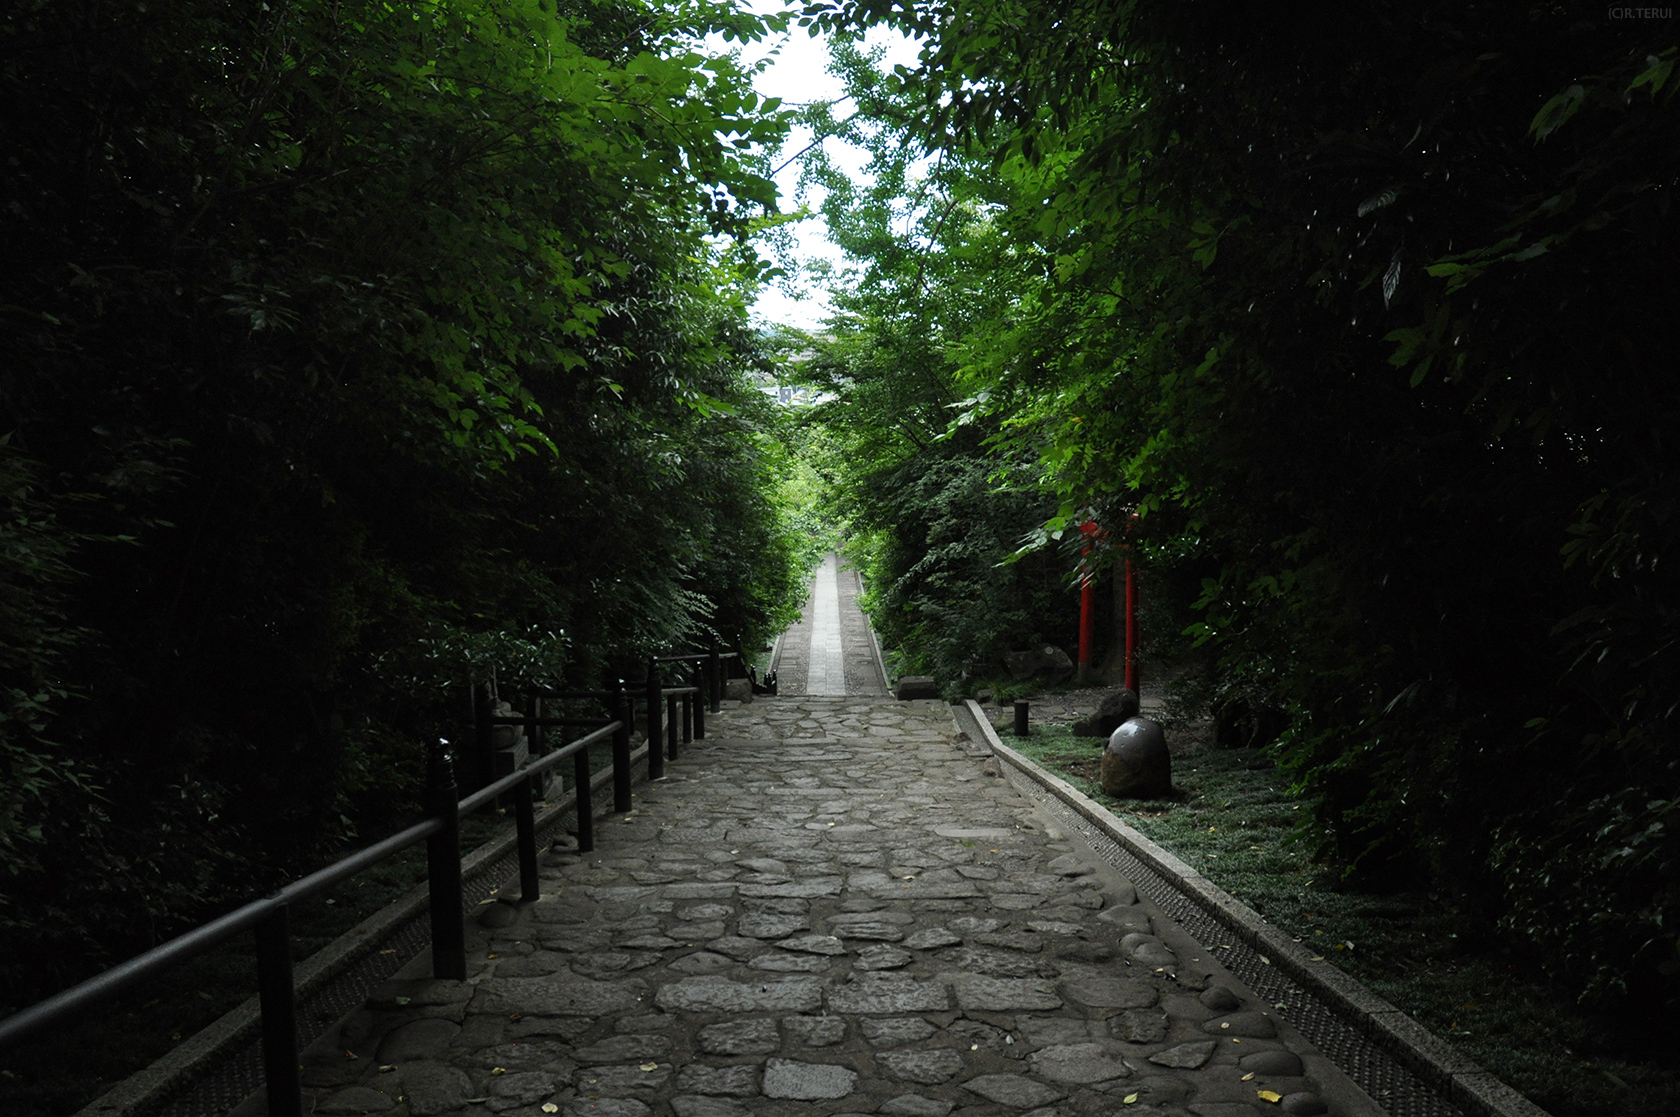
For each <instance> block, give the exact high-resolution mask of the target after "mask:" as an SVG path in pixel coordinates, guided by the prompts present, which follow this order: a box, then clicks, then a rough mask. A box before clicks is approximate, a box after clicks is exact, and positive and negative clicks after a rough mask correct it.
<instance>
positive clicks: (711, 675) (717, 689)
mask: <svg viewBox="0 0 1680 1117" xmlns="http://www.w3.org/2000/svg"><path fill="white" fill-rule="evenodd" d="M706 677H707V679H708V680H709V682H710V683H711V688H710V689H711V692H712V693H711V694H710V695H709V696H708V697H709V698H710V699H711V704H712V713H714V714H715V713H717V712H718V710H719V709H721V708H722V707H720V706H719V705H718V703H720V702H722V701H723V676H722V675H721V674H719V673H718V646H717V641H716V640H713V641H712V650H711V654H709V655H708V656H707V657H706Z"/></svg>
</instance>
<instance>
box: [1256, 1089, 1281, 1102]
mask: <svg viewBox="0 0 1680 1117" xmlns="http://www.w3.org/2000/svg"><path fill="white" fill-rule="evenodd" d="M1255 1093H1256V1094H1259V1095H1260V1100H1261V1101H1269V1102H1272V1103H1274V1104H1275V1103H1277V1102H1280V1101H1282V1100H1283V1095H1282V1094H1280V1093H1278V1092H1277V1091H1276V1090H1256V1091H1255Z"/></svg>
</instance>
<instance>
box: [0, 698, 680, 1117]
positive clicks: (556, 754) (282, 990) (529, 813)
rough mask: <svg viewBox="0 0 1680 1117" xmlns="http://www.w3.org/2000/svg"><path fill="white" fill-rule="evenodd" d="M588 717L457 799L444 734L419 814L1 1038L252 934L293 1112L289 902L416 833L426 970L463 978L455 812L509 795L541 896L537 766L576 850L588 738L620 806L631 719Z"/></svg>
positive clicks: (525, 868)
mask: <svg viewBox="0 0 1680 1117" xmlns="http://www.w3.org/2000/svg"><path fill="white" fill-rule="evenodd" d="M603 693H605V694H607V695H615V694H616V695H617V696H618V698H619V700H620V702H619V706H620V709H624V708H626V707H627V705H628V703H627V695H626V692H625V691H624V689H623V683H622V682H621V683H620V684H619V686H618V688H617V690H616V691H609V692H603ZM577 720H580V719H549V721H550V724H554V725H560V724H571V723H575V721H577ZM589 720H590V722H591V724H592V725H594V728H593V730H592V731H591V732H589V733H586V734H585V735H584V736H582V737H579V738H577V739H576V740H574V741H570V742H568V743H566V744H565V745H563V746H561V747H560V748H557V749H555V750H554V751H553V752H550V753H547V754H546V755H543V756H540V757H537V758H535V759H532V760H530V761H528V762H527V763H526V764H524V765H523V766H521V767H520V768H518V769H517V770H515V771H513V772H509V773H507V774H505V775H503V776H501V777H500V778H498V779H495V780H492V781H491V782H490V783H488V784H486V785H485V786H483V787H481V788H479V789H478V790H476V791H474V792H473V793H472V794H470V795H468V796H466V797H465V798H461V797H460V793H459V787H458V786H457V784H456V782H455V764H454V755H453V753H452V752H451V750H450V747H449V742H448V741H447V740H440V741H439V742H438V743H437V744H436V745H435V746H433V748H432V749H431V753H430V757H429V763H428V771H427V781H426V783H427V786H426V810H427V813H428V814H429V815H430V817H428V818H427V819H425V820H424V821H422V822H417V823H415V824H414V825H413V826H410V827H408V828H407V829H405V830H402V831H399V832H398V833H396V834H392V835H391V836H390V837H388V838H386V839H384V840H383V841H380V842H376V843H374V844H373V845H371V846H369V847H367V848H366V849H363V850H360V851H358V852H356V853H353V854H350V855H349V856H348V857H344V858H341V859H340V860H338V861H335V862H333V863H332V864H331V865H328V866H327V867H326V868H324V869H321V870H319V871H317V872H314V873H311V874H310V875H308V876H306V877H303V878H302V879H300V880H296V881H293V882H292V883H290V884H287V885H285V886H284V887H282V888H279V889H277V890H276V891H274V892H272V893H270V894H269V895H267V896H264V897H262V898H261V899H258V900H253V901H251V902H250V903H248V904H245V905H244V906H242V907H240V908H237V909H235V910H234V911H231V912H228V913H227V914H226V915H223V916H221V917H220V918H218V919H214V920H212V921H211V922H209V923H206V924H204V925H203V926H201V927H198V928H195V929H194V930H191V931H188V932H187V933H186V934H184V935H180V936H178V937H176V938H173V939H171V940H169V941H168V942H166V943H164V944H162V945H161V946H158V947H155V948H153V949H152V950H149V951H147V952H146V953H144V954H141V955H138V956H137V957H134V958H130V959H129V960H128V961H126V962H123V963H122V964H120V965H118V966H115V967H113V968H111V969H109V970H106V971H105V972H104V973H101V974H98V975H96V976H94V977H92V978H89V979H88V980H87V981H84V982H82V983H81V984H79V985H76V986H73V987H71V988H69V989H66V990H64V991H63V992H62V993H59V994H57V995H56V996H53V997H49V998H48V999H47V1000H44V1001H42V1002H40V1003H39V1004H37V1005H34V1006H32V1007H30V1008H26V1009H24V1010H23V1011H21V1012H18V1013H15V1014H13V1015H11V1016H8V1017H7V1018H6V1019H4V1020H0V1047H5V1046H8V1045H10V1044H13V1043H16V1042H19V1041H21V1040H23V1039H25V1038H28V1037H30V1036H32V1035H35V1034H36V1033H38V1032H40V1031H42V1030H44V1029H45V1028H47V1027H49V1026H51V1025H52V1024H54V1023H56V1022H58V1021H60V1020H63V1019H64V1018H66V1017H69V1016H72V1015H74V1014H76V1013H78V1012H81V1011H83V1010H85V1009H88V1008H91V1007H93V1006H94V1005H97V1004H100V1003H102V1002H104V1001H107V1000H110V999H111V998H113V997H116V996H118V995H119V994H121V993H122V992H123V991H125V990H127V989H129V988H131V987H133V986H134V985H135V984H137V983H138V982H141V981H144V980H146V979H147V978H151V977H155V976H157V975H158V974H160V973H162V972H163V971H164V970H167V969H169V968H170V967H172V966H174V965H176V964H177V963H179V962H183V961H186V960H187V959H189V958H191V957H194V956H195V955H198V954H202V953H204V952H205V951H207V950H209V949H211V948H212V947H215V946H217V945H218V944H220V943H222V942H225V941H227V940H228V939H231V938H233V937H234V936H235V935H238V934H240V933H242V932H245V931H254V932H255V934H256V947H257V994H258V1000H259V1004H260V1006H261V1012H262V1048H263V1068H264V1079H265V1085H266V1089H267V1094H268V1112H269V1113H270V1115H271V1117H302V1114H303V1092H302V1081H301V1079H300V1075H299V1070H298V1052H297V1017H296V1002H295V990H294V987H293V981H292V952H291V934H290V911H291V907H292V905H293V904H296V903H299V902H301V901H304V900H307V899H309V898H311V897H313V896H317V895H319V894H320V893H322V892H324V891H326V890H327V889H328V888H330V887H332V886H333V885H335V884H337V883H338V882H340V881H342V880H345V879H347V878H349V877H352V876H355V875H356V874H357V873H360V872H363V871H364V870H366V869H370V868H372V867H374V866H375V865H378V864H379V863H380V862H382V861H385V860H386V859H388V858H390V857H392V856H393V855H395V854H397V853H399V852H401V851H402V850H404V849H407V848H408V847H410V846H412V845H415V844H416V843H418V842H421V841H424V842H425V843H426V875H427V881H428V886H429V899H428V906H429V909H430V918H431V932H432V946H431V951H432V973H433V975H434V976H435V977H440V978H452V979H455V980H462V979H464V978H465V977H466V975H467V957H466V922H465V913H464V911H463V910H462V908H463V904H462V883H461V841H460V819H461V817H462V816H463V815H466V814H469V813H471V812H472V811H475V810H478V809H480V808H482V807H485V806H488V805H490V804H491V803H493V802H495V801H496V800H497V799H498V797H501V796H504V795H506V796H509V797H510V798H511V799H512V805H513V807H514V818H515V826H516V830H517V836H516V843H515V844H516V846H517V849H518V860H519V881H520V898H521V900H524V901H532V900H536V899H537V898H538V896H539V895H540V890H539V883H538V873H537V845H536V803H535V799H536V794H535V793H536V781H537V780H538V779H539V778H540V777H541V776H542V775H543V774H544V773H546V772H547V771H548V770H549V769H551V768H553V767H555V766H556V765H558V764H559V763H560V762H561V761H563V760H565V759H566V758H568V757H572V758H574V762H575V765H576V768H575V775H576V781H575V782H576V787H575V791H574V794H575V796H576V811H577V818H578V835H577V840H578V849H579V851H580V852H589V851H590V850H592V849H594V827H593V819H594V807H593V802H592V798H591V794H590V790H591V789H590V778H589V756H588V751H589V749H590V747H591V746H593V745H597V744H599V743H601V742H602V741H605V740H607V739H608V738H611V740H612V750H613V784H614V789H615V795H614V801H615V803H614V805H615V809H616V810H619V811H627V810H629V809H630V756H631V753H630V732H631V724H630V721H629V720H628V719H627V718H624V717H618V718H613V719H610V720H608V719H589ZM654 751H656V750H655V749H654V748H652V747H650V748H649V754H650V756H651V755H652V753H653V752H654Z"/></svg>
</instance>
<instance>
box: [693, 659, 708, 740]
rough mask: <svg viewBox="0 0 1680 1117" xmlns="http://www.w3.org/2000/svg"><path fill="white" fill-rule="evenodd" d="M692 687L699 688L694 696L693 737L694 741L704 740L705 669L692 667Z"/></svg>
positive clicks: (696, 666) (696, 665)
mask: <svg viewBox="0 0 1680 1117" xmlns="http://www.w3.org/2000/svg"><path fill="white" fill-rule="evenodd" d="M694 685H695V686H696V687H697V688H699V689H698V690H697V691H696V693H695V695H694V737H695V739H696V740H700V741H704V740H705V739H706V669H705V668H704V667H702V666H701V665H700V664H698V663H696V664H695V665H694Z"/></svg>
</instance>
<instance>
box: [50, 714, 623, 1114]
mask: <svg viewBox="0 0 1680 1117" xmlns="http://www.w3.org/2000/svg"><path fill="white" fill-rule="evenodd" d="M646 759H647V746H646V745H643V746H642V747H641V748H639V749H637V750H636V751H635V752H633V753H631V755H630V766H631V769H632V770H634V769H635V767H636V765H637V764H638V763H640V762H643V761H645V760H646ZM589 786H590V789H591V793H592V794H593V793H594V792H599V791H605V790H610V788H611V786H612V769H611V768H604V769H602V770H601V771H599V772H597V773H595V775H594V776H592V777H590V780H589ZM600 801H601V800H600V799H599V798H596V799H595V800H594V802H596V803H599V802H600ZM576 805H577V797H576V793H573V794H570V795H567V796H565V797H564V798H563V799H558V800H554V801H552V802H551V803H550V805H549V806H548V807H547V808H545V809H544V810H541V811H539V812H537V815H536V828H537V830H538V831H539V832H540V831H541V830H542V829H543V828H544V827H545V826H548V825H549V824H550V823H552V822H556V821H558V820H559V817H560V816H561V815H563V814H565V813H566V812H567V811H569V810H572V809H573V808H574V807H575V806H576ZM517 841H518V835H517V834H516V833H515V831H514V828H513V827H512V825H511V824H510V825H509V826H508V830H507V833H505V834H503V835H501V836H500V837H497V838H492V839H491V840H490V841H488V842H485V843H484V844H483V845H481V846H479V847H478V848H477V849H475V850H473V851H472V852H471V853H469V854H467V855H466V856H465V857H463V858H462V859H461V877H462V879H463V880H470V879H472V878H473V877H475V876H477V875H478V874H479V873H482V872H483V871H484V870H485V869H487V868H489V867H490V866H491V865H494V864H495V863H496V862H497V861H498V860H500V859H501V858H502V857H504V856H506V855H507V854H508V853H509V852H511V851H512V850H513V848H514V846H515V844H516V843H517ZM425 910H426V885H424V884H420V885H416V886H415V887H414V888H412V889H410V890H409V891H408V893H407V894H406V895H404V896H403V897H402V898H401V899H399V900H394V901H392V902H391V903H389V904H386V905H385V906H384V907H383V908H381V909H379V911H377V912H375V913H374V914H372V915H370V916H368V917H367V918H366V919H364V920H362V922H360V923H358V924H357V925H356V926H354V927H352V928H351V929H350V930H348V931H346V932H345V933H344V934H342V935H340V936H339V937H338V938H336V939H334V940H333V941H332V942H330V943H328V944H327V945H326V946H324V947H322V948H321V949H320V950H318V951H316V952H315V953H314V954H312V955H310V956H309V957H308V958H306V959H305V960H304V961H302V962H299V963H298V965H297V968H296V970H295V971H294V973H293V978H292V986H293V988H294V989H295V990H296V993H295V999H296V1000H297V1001H302V1000H303V999H304V998H305V997H306V996H308V995H309V994H311V993H313V992H314V991H315V990H316V989H318V988H320V987H321V986H322V985H324V984H326V983H327V982H328V981H331V980H332V979H333V978H334V977H337V976H338V975H339V974H340V973H342V972H344V970H345V969H346V968H348V967H349V966H350V965H351V964H353V963H355V962H356V961H358V960H359V959H361V958H364V957H366V956H367V955H369V954H371V953H373V951H375V950H377V949H378V948H379V947H380V946H381V945H382V944H383V943H384V942H385V941H386V940H387V939H389V938H390V937H391V935H392V934H394V933H395V932H396V930H397V929H398V928H399V927H401V926H402V925H403V924H404V923H406V922H407V921H408V920H409V919H410V918H412V917H413V916H415V915H417V914H419V913H420V912H422V911H425ZM261 1021H262V1010H261V1008H260V1007H259V1003H258V1000H257V998H256V997H252V998H250V999H249V1000H247V1001H246V1002H245V1003H243V1004H241V1005H239V1006H238V1007H237V1008H233V1009H229V1010H228V1011H227V1012H226V1013H224V1014H223V1015H222V1016H221V1017H220V1018H219V1019H217V1020H215V1021H214V1022H213V1023H211V1024H209V1025H208V1026H206V1027H204V1028H202V1029H200V1030H199V1031H198V1032H196V1033H194V1034H193V1035H191V1036H189V1037H188V1038H187V1039H185V1040H183V1041H182V1042H181V1043H179V1044H177V1045H176V1046H175V1047H174V1048H173V1049H172V1050H171V1051H170V1052H169V1053H168V1054H167V1055H165V1056H164V1057H163V1058H161V1059H159V1060H158V1061H157V1062H155V1063H153V1064H152V1065H151V1066H148V1067H145V1068H143V1069H141V1070H138V1071H136V1072H135V1073H133V1074H131V1075H129V1076H128V1077H127V1078H125V1079H123V1080H122V1081H121V1082H119V1083H117V1084H116V1085H115V1086H113V1087H111V1089H109V1090H107V1091H105V1093H103V1094H101V1095H100V1096H99V1097H97V1098H95V1099H94V1100H93V1101H91V1102H89V1103H88V1104H87V1105H86V1106H84V1107H83V1108H82V1109H80V1110H78V1111H77V1113H76V1114H75V1117H126V1115H127V1114H130V1113H144V1112H146V1111H148V1110H151V1109H154V1108H156V1107H157V1106H159V1105H161V1104H163V1103H164V1102H166V1101H168V1098H167V1096H166V1095H168V1094H169V1093H170V1092H172V1091H173V1090H174V1089H175V1088H177V1087H179V1086H182V1085H184V1084H186V1083H189V1082H190V1081H191V1080H193V1079H195V1078H198V1077H200V1076H201V1075H203V1074H204V1073H206V1072H207V1071H208V1070H209V1069H210V1068H211V1067H212V1066H213V1065H214V1064H215V1063H216V1062H217V1060H219V1059H221V1058H223V1057H224V1056H225V1055H226V1054H227V1053H228V1049H229V1048H231V1047H233V1046H234V1045H235V1044H238V1043H242V1042H244V1041H246V1040H248V1039H251V1038H252V1037H254V1036H255V1035H256V1034H257V1031H258V1028H259V1026H260V1024H261Z"/></svg>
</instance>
